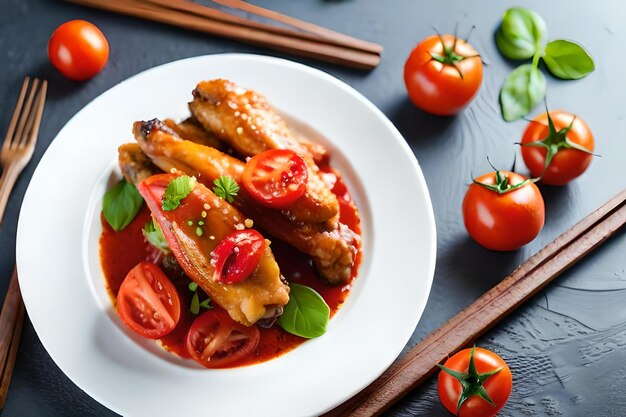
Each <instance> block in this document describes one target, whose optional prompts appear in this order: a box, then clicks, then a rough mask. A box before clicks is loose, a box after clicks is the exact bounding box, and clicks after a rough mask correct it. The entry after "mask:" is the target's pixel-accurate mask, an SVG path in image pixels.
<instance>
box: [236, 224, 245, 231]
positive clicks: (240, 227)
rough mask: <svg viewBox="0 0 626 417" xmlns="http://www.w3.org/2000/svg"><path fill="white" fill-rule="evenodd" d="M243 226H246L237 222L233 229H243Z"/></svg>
mask: <svg viewBox="0 0 626 417" xmlns="http://www.w3.org/2000/svg"><path fill="white" fill-rule="evenodd" d="M245 228H246V227H245V226H244V225H243V224H242V223H237V224H236V225H235V229H237V230H243V229H245Z"/></svg>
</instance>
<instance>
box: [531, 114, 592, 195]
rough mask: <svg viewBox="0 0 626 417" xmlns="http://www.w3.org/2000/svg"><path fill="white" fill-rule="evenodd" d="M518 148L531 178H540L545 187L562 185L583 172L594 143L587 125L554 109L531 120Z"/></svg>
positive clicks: (590, 157) (588, 162)
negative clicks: (546, 185) (520, 149)
mask: <svg viewBox="0 0 626 417" xmlns="http://www.w3.org/2000/svg"><path fill="white" fill-rule="evenodd" d="M546 110H547V109H546ZM557 129H558V130H557ZM520 145H521V146H522V157H523V158H524V163H525V164H526V166H527V167H528V169H530V173H531V174H532V175H533V176H534V177H540V178H541V182H543V183H544V184H549V185H563V184H567V183H568V182H570V181H571V180H573V179H574V178H576V177H578V176H579V175H580V174H582V173H583V172H585V170H586V169H587V167H588V166H589V164H590V163H591V160H592V159H593V156H594V154H593V150H594V145H595V143H594V139H593V134H592V133H591V129H589V126H587V123H585V122H584V121H583V120H582V119H581V118H579V117H576V116H575V115H573V114H571V113H568V112H565V111H560V110H557V111H550V112H548V111H546V112H545V113H542V114H540V115H539V116H537V117H536V118H535V119H534V120H532V121H531V122H530V123H529V124H528V126H527V127H526V131H525V132H524V135H523V136H522V142H521V143H520Z"/></svg>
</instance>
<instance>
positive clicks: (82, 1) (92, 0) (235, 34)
mask: <svg viewBox="0 0 626 417" xmlns="http://www.w3.org/2000/svg"><path fill="white" fill-rule="evenodd" d="M66 1H68V2H70V3H74V4H79V5H82V6H88V7H94V8H97V9H102V10H108V11H112V12H116V13H121V14H126V15H130V16H134V17H139V18H143V19H148V20H154V21H158V22H162V23H167V24H169V25H172V26H178V27H182V28H186V29H192V30H196V31H199V32H203V33H209V34H213V35H218V36H223V37H226V38H231V39H236V40H239V41H243V42H247V43H251V44H255V45H261V46H266V47H268V48H272V49H275V50H279V51H284V52H288V53H292V54H295V55H300V56H305V57H309V58H316V59H320V60H323V61H326V62H332V63H335V64H339V65H344V66H348V67H352V68H358V69H373V68H375V67H376V66H377V65H378V64H379V63H380V56H379V55H377V54H372V53H370V52H365V51H362V50H355V49H350V48H346V47H342V46H338V45H330V44H326V43H321V42H318V41H313V40H308V39H303V38H298V37H291V36H285V35H281V34H278V33H273V32H267V31H265V30H262V29H257V28H253V27H241V26H238V25H236V24H231V23H225V22H221V21H216V20H213V19H208V18H206V17H203V16H198V15H195V14H191V13H187V12H181V11H177V10H172V9H168V8H165V7H162V6H159V5H157V4H154V3H149V2H146V1H140V0H107V1H100V0H66Z"/></svg>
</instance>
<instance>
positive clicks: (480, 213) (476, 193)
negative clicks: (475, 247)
mask: <svg viewBox="0 0 626 417" xmlns="http://www.w3.org/2000/svg"><path fill="white" fill-rule="evenodd" d="M544 220H545V207H544V204H543V197H541V193H540V192H539V189H538V188H537V186H536V185H535V184H534V183H532V182H530V181H528V180H527V178H525V177H523V176H522V175H519V174H516V173H514V172H509V171H495V172H490V173H489V174H485V175H483V176H481V177H478V178H476V179H475V180H474V183H473V184H471V185H470V186H469V188H468V189H467V193H466V194H465V199H464V200H463V222H464V223H465V228H466V229H467V232H468V233H469V235H470V236H471V237H472V239H474V240H475V241H476V242H478V243H479V244H481V245H482V246H484V247H485V248H487V249H491V250H497V251H510V250H515V249H518V248H520V247H521V246H524V245H525V244H527V243H528V242H530V241H531V240H533V239H534V238H535V237H536V236H537V235H538V234H539V232H540V231H541V229H542V228H543V224H544Z"/></svg>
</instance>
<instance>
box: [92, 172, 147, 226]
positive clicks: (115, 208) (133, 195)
mask: <svg viewBox="0 0 626 417" xmlns="http://www.w3.org/2000/svg"><path fill="white" fill-rule="evenodd" d="M142 205H143V198H141V195H140V194H139V192H138V191H137V188H135V186H134V185H133V184H131V183H129V182H127V181H126V180H121V181H119V182H118V183H117V184H116V185H115V186H114V187H112V188H111V189H109V190H108V191H107V192H106V193H105V194H104V198H103V199H102V213H103V214H104V218H105V219H106V221H107V223H108V224H109V225H110V226H111V227H112V228H113V230H115V231H116V232H119V231H120V230H122V229H124V228H125V227H126V226H128V225H129V224H130V222H131V221H133V219H134V218H135V216H136V215H137V213H139V210H140V209H141V206H142Z"/></svg>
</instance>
